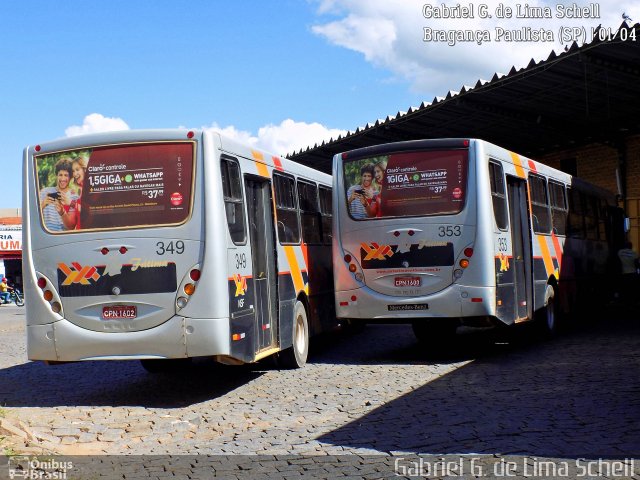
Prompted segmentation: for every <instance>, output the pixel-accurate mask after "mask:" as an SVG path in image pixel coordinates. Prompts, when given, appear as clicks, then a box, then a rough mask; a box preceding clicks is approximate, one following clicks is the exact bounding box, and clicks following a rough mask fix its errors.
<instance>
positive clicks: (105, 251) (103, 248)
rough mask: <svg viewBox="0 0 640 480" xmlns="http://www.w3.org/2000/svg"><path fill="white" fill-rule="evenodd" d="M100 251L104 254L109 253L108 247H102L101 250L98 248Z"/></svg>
mask: <svg viewBox="0 0 640 480" xmlns="http://www.w3.org/2000/svg"><path fill="white" fill-rule="evenodd" d="M100 253H101V254H103V255H106V254H107V253H109V249H108V248H107V247H102V250H100Z"/></svg>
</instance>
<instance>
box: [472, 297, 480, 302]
mask: <svg viewBox="0 0 640 480" xmlns="http://www.w3.org/2000/svg"><path fill="white" fill-rule="evenodd" d="M471 301H472V302H473V303H482V298H479V297H474V298H472V299H471Z"/></svg>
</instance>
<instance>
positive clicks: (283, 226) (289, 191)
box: [273, 173, 300, 244]
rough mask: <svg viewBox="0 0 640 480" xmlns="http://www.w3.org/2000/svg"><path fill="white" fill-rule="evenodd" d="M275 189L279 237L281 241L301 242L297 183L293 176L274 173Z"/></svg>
mask: <svg viewBox="0 0 640 480" xmlns="http://www.w3.org/2000/svg"><path fill="white" fill-rule="evenodd" d="M273 190H274V195H275V198H276V216H277V218H278V238H279V239H280V243H281V244H285V243H286V244H297V243H300V223H299V220H298V205H297V202H296V184H295V182H294V180H293V178H292V177H289V176H285V175H282V174H276V173H274V174H273Z"/></svg>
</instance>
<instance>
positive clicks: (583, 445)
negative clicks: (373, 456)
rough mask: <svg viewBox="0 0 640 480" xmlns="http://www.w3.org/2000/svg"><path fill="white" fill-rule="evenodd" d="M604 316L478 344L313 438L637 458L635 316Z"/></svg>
mask: <svg viewBox="0 0 640 480" xmlns="http://www.w3.org/2000/svg"><path fill="white" fill-rule="evenodd" d="M612 316H615V317H616V318H617V320H615V321H614V320H604V319H601V320H600V321H598V322H597V323H595V324H589V325H588V326H586V327H584V328H581V329H580V330H578V331H573V332H570V333H569V334H565V335H561V336H560V337H558V338H556V339H554V340H551V341H547V342H534V341H531V342H528V341H527V340H526V339H524V340H522V339H521V340H520V344H519V345H516V346H515V347H514V346H512V347H509V348H506V349H504V350H502V351H501V350H500V348H498V347H496V346H495V345H494V346H486V347H485V348H484V350H482V349H481V350H482V351H483V352H484V353H485V355H481V356H480V357H479V358H478V359H476V360H475V361H473V362H470V363H468V364H467V365H465V366H463V367H461V368H458V369H456V370H455V371H453V372H451V373H449V374H448V375H445V376H443V377H440V378H438V379H437V380H435V381H432V382H430V383H428V384H424V385H421V386H417V388H416V389H415V390H413V391H412V392H411V393H409V394H407V395H404V396H402V397H400V398H398V399H396V400H395V401H392V402H390V403H387V404H385V405H384V406H381V407H380V408H378V409H376V410H374V411H373V412H371V413H369V414H367V415H365V416H363V417H361V418H359V419H357V420H355V421H353V422H351V423H349V424H346V425H344V426H343V427H340V428H338V429H336V430H334V431H332V432H330V433H328V434H326V435H323V436H321V437H319V438H318V439H317V440H319V441H321V442H324V443H329V444H333V445H340V446H344V447H350V448H365V449H372V450H376V451H380V452H406V453H418V454H471V453H496V452H498V453H503V454H515V455H518V454H527V455H535V456H540V457H567V458H581V457H585V458H599V457H609V458H620V457H638V456H640V373H639V372H640V368H639V367H640V318H639V317H638V315H637V313H629V312H616V313H615V314H612ZM605 318H606V317H605ZM390 353H391V354H392V355H395V357H396V358H397V359H399V360H407V359H408V361H412V362H418V363H419V362H420V361H421V359H424V358H426V357H428V355H426V354H424V353H423V354H420V353H419V352H416V350H415V349H412V348H405V349H399V350H395V351H392V352H390ZM461 353H462V352H460V351H457V352H454V355H453V357H455V358H459V357H460V354H461Z"/></svg>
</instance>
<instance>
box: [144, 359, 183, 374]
mask: <svg viewBox="0 0 640 480" xmlns="http://www.w3.org/2000/svg"><path fill="white" fill-rule="evenodd" d="M140 365H142V368H144V369H145V370H146V371H147V372H149V373H178V372H182V371H184V369H185V368H188V367H189V366H190V365H191V359H190V358H171V359H166V360H165V359H146V360H140Z"/></svg>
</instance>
